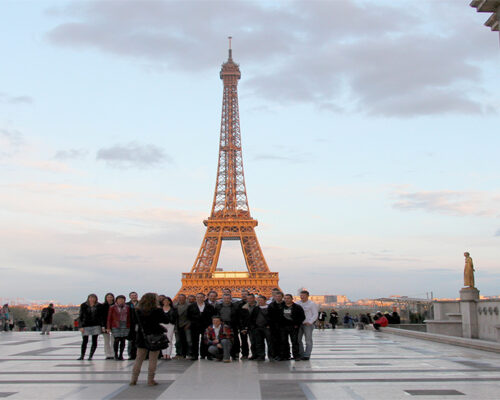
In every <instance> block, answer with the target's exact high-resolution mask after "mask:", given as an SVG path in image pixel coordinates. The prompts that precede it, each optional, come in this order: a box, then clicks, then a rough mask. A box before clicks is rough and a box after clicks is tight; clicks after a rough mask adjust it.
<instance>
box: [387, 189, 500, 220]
mask: <svg viewBox="0 0 500 400" xmlns="http://www.w3.org/2000/svg"><path fill="white" fill-rule="evenodd" d="M396 196H397V198H398V201H396V202H395V203H394V204H393V207H394V208H397V209H399V210H403V211H415V210H424V211H427V212H432V213H438V214H444V215H455V216H480V217H491V216H493V217H500V213H499V210H500V208H499V203H500V196H499V195H495V194H494V193H488V192H460V191H453V190H441V191H420V192H405V191H400V192H398V193H397V194H396Z"/></svg>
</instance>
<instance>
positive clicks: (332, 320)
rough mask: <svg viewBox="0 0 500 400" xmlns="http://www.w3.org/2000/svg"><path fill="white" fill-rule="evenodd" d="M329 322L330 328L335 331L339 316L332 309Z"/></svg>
mask: <svg viewBox="0 0 500 400" xmlns="http://www.w3.org/2000/svg"><path fill="white" fill-rule="evenodd" d="M329 322H330V325H331V326H332V329H335V328H336V327H337V324H338V323H339V314H338V313H337V311H335V310H334V309H333V308H332V310H331V311H330V321H329Z"/></svg>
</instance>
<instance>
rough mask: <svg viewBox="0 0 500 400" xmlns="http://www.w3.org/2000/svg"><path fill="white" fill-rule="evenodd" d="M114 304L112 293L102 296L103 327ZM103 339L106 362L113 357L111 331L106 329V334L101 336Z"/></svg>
mask: <svg viewBox="0 0 500 400" xmlns="http://www.w3.org/2000/svg"><path fill="white" fill-rule="evenodd" d="M114 304H115V295H114V294H113V293H106V296H104V303H102V314H103V318H104V325H105V326H107V323H108V315H109V310H110V308H111V307H112V306H113V305H114ZM102 338H103V339H104V354H105V355H106V360H112V359H113V358H114V357H113V355H114V352H113V336H112V334H111V331H110V330H108V329H106V332H104V333H103V334H102Z"/></svg>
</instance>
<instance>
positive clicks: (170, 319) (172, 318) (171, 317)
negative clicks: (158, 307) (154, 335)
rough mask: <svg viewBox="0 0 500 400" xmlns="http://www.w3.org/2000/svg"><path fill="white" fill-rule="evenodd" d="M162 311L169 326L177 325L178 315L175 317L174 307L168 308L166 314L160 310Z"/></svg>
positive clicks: (175, 310)
mask: <svg viewBox="0 0 500 400" xmlns="http://www.w3.org/2000/svg"><path fill="white" fill-rule="evenodd" d="M162 311H163V313H164V314H165V315H166V316H167V318H168V323H169V324H173V325H175V324H177V318H178V315H177V309H176V308H175V307H170V311H169V312H166V311H165V310H163V309H162Z"/></svg>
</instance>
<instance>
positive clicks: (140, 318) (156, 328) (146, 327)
mask: <svg viewBox="0 0 500 400" xmlns="http://www.w3.org/2000/svg"><path fill="white" fill-rule="evenodd" d="M132 313H133V314H136V322H137V325H138V328H139V329H138V330H137V335H136V339H135V340H136V345H137V347H138V348H143V349H145V348H146V344H145V342H144V334H146V335H151V334H155V333H163V332H165V328H164V327H163V326H161V325H160V324H168V323H169V319H168V316H167V315H166V314H165V313H164V312H163V310H162V309H161V308H154V309H153V310H152V311H151V312H150V313H149V314H144V313H143V312H142V311H141V310H139V309H135V310H134V311H132Z"/></svg>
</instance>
